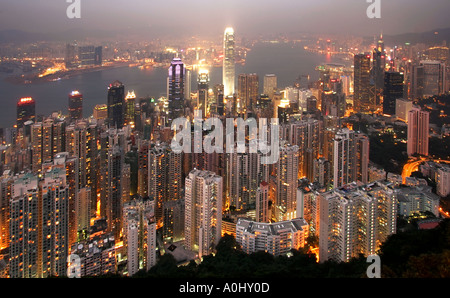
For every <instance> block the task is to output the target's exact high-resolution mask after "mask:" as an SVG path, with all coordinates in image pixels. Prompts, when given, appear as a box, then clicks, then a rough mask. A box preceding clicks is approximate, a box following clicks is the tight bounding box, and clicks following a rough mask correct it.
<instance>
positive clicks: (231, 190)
mask: <svg viewBox="0 0 450 298" xmlns="http://www.w3.org/2000/svg"><path fill="white" fill-rule="evenodd" d="M262 157H263V154H262V153H261V152H257V153H250V152H249V146H246V148H245V152H244V153H238V152H237V147H235V148H234V152H233V153H228V154H227V156H226V168H227V170H226V173H227V175H226V197H227V199H228V202H227V203H228V204H229V205H230V206H233V207H235V208H236V210H248V209H254V208H255V204H256V197H257V194H256V192H257V189H258V187H259V185H260V183H261V182H263V181H266V182H267V181H269V167H268V165H264V164H262V162H261V158H262Z"/></svg>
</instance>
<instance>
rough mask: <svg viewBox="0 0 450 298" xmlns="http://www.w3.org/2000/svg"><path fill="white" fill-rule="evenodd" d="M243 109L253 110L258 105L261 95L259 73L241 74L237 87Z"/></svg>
mask: <svg viewBox="0 0 450 298" xmlns="http://www.w3.org/2000/svg"><path fill="white" fill-rule="evenodd" d="M237 94H238V99H239V107H240V110H241V111H245V110H251V109H253V108H254V107H255V106H256V101H257V99H258V95H259V77H258V75H257V74H255V73H253V74H240V75H239V77H238V89H237Z"/></svg>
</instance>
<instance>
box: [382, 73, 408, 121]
mask: <svg viewBox="0 0 450 298" xmlns="http://www.w3.org/2000/svg"><path fill="white" fill-rule="evenodd" d="M403 79H404V76H403V73H400V72H391V71H389V72H386V73H385V74H384V91H383V114H387V115H391V116H393V115H395V105H396V101H397V99H399V98H403Z"/></svg>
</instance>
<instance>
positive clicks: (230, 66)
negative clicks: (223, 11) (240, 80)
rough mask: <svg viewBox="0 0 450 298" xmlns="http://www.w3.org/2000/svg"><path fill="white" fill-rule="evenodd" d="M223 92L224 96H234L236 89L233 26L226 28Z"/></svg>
mask: <svg viewBox="0 0 450 298" xmlns="http://www.w3.org/2000/svg"><path fill="white" fill-rule="evenodd" d="M223 50H224V56H223V94H224V97H225V98H226V97H232V96H233V95H234V91H235V80H236V66H235V64H236V61H235V59H236V56H235V36H234V29H233V28H230V27H229V28H226V29H225V34H224V40H223Z"/></svg>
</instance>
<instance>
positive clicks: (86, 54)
mask: <svg viewBox="0 0 450 298" xmlns="http://www.w3.org/2000/svg"><path fill="white" fill-rule="evenodd" d="M95 56H96V51H95V47H94V46H91V45H88V46H81V47H79V48H78V57H79V59H80V63H81V66H91V65H95V60H96V59H95V58H96V57H95Z"/></svg>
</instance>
